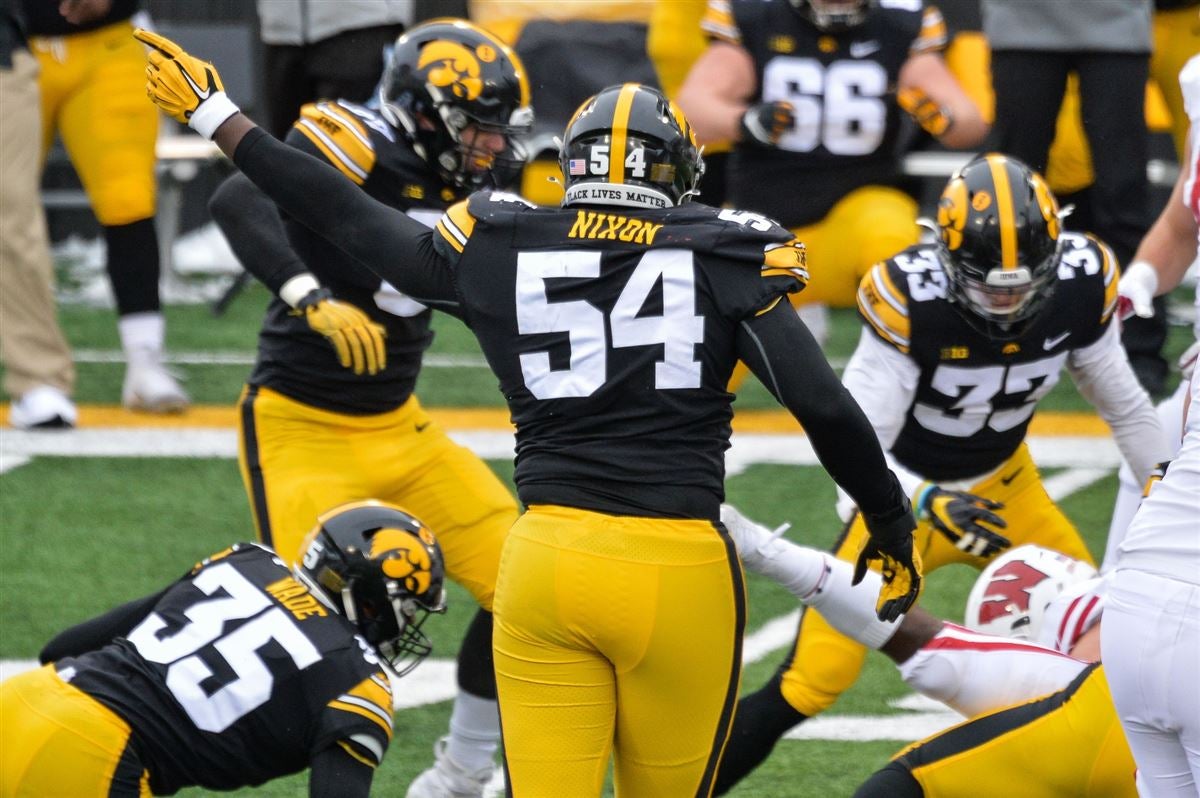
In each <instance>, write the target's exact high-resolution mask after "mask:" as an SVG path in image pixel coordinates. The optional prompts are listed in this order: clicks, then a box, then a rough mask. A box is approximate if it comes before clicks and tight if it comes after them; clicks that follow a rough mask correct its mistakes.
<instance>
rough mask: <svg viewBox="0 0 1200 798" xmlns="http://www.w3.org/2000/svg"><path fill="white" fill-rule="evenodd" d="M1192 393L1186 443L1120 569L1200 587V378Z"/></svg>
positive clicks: (1143, 512)
mask: <svg viewBox="0 0 1200 798" xmlns="http://www.w3.org/2000/svg"><path fill="white" fill-rule="evenodd" d="M1190 390H1191V407H1190V408H1189V409H1188V413H1187V426H1186V428H1185V430H1184V434H1183V445H1182V446H1181V447H1180V449H1179V454H1177V455H1176V456H1175V459H1174V460H1172V461H1171V465H1170V466H1169V467H1168V468H1167V473H1166V476H1164V477H1163V479H1162V480H1161V481H1160V482H1158V483H1156V484H1155V485H1154V486H1153V487H1152V488H1151V489H1150V495H1148V496H1147V497H1146V498H1145V499H1144V500H1142V506H1141V507H1140V508H1139V509H1138V512H1137V515H1135V516H1134V517H1133V522H1132V523H1131V524H1130V525H1129V531H1128V532H1127V533H1126V534H1125V540H1124V541H1122V543H1121V546H1120V549H1119V552H1120V553H1119V554H1118V557H1117V564H1116V567H1117V569H1118V570H1121V569H1136V570H1139V571H1144V572H1146V573H1149V574H1158V575H1160V576H1166V577H1170V578H1171V579H1177V580H1179V581H1181V582H1188V583H1191V584H1194V585H1200V380H1197V379H1195V378H1193V379H1192V385H1191V389H1190Z"/></svg>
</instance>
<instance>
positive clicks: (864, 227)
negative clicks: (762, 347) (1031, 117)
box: [679, 0, 988, 340]
mask: <svg viewBox="0 0 1200 798" xmlns="http://www.w3.org/2000/svg"><path fill="white" fill-rule="evenodd" d="M703 27H704V30H705V32H706V33H707V34H708V35H709V37H710V39H711V43H710V45H709V47H708V50H707V51H706V52H705V53H704V55H702V56H701V57H700V59H699V60H698V61H697V62H696V63H695V65H694V66H693V67H692V70H691V72H690V73H689V75H688V77H687V80H686V81H685V83H684V86H683V88H682V89H681V90H680V93H679V104H680V106H681V107H682V108H683V110H684V112H685V113H686V114H687V115H688V118H689V119H691V120H692V123H693V124H694V125H695V126H696V136H697V138H698V139H699V141H700V143H702V144H710V143H715V142H721V141H733V142H735V147H734V154H733V157H732V159H731V162H730V165H729V177H728V192H729V200H730V204H732V205H733V206H735V207H738V208H748V209H751V210H755V211H758V212H760V213H764V214H766V215H767V216H770V217H772V218H774V219H778V220H779V221H780V222H781V223H782V224H783V225H784V226H785V227H788V228H790V229H791V230H792V232H793V233H794V234H795V235H796V237H797V238H799V239H800V240H801V241H803V242H804V243H805V245H806V246H807V247H808V249H809V252H810V253H811V257H812V265H811V269H812V282H811V285H809V287H808V288H807V289H805V291H804V293H803V294H799V295H796V296H795V297H793V302H794V303H797V304H799V305H806V306H809V307H808V309H807V310H806V311H805V313H804V318H805V319H806V320H808V321H809V322H810V324H814V325H815V324H821V326H823V324H824V323H823V321H820V320H822V319H823V318H824V313H823V306H825V305H833V306H835V307H853V305H854V292H855V288H856V287H857V285H858V281H859V278H861V277H862V275H863V274H864V273H865V272H866V270H867V269H869V268H870V267H871V266H872V265H874V264H876V263H878V262H880V261H881V260H883V259H884V258H887V257H889V256H891V255H893V254H895V253H896V252H899V251H900V250H902V249H904V248H905V247H907V246H910V245H912V244H915V243H916V242H917V239H918V229H917V226H916V219H917V205H916V202H915V201H914V200H913V199H912V197H910V196H909V195H908V194H906V193H905V192H903V191H901V190H900V189H899V188H897V187H896V183H897V180H898V178H899V164H898V138H899V133H900V130H901V125H900V120H901V113H900V112H901V109H903V110H905V111H907V112H908V113H909V114H911V115H912V116H913V117H914V118H915V119H916V120H917V122H919V123H920V125H921V126H922V127H923V128H925V130H927V131H928V132H929V133H930V134H931V135H933V136H934V137H936V138H937V139H938V141H940V142H941V143H943V144H945V145H946V146H949V147H971V146H974V145H976V144H977V143H979V142H980V141H982V140H983V137H984V136H985V135H986V134H987V131H988V126H987V124H986V123H985V122H984V121H983V117H982V116H981V115H980V112H979V109H978V108H977V107H976V106H975V104H974V102H972V100H971V99H970V97H968V96H967V94H966V93H965V92H964V91H963V90H962V88H961V87H960V86H959V85H958V83H957V81H956V80H955V79H954V77H953V75H952V74H951V73H950V71H949V69H948V68H947V67H946V64H945V62H944V61H943V59H942V56H941V50H942V49H943V48H944V47H945V46H946V25H945V22H944V21H943V20H942V16H941V14H940V12H938V10H937V9H936V8H934V7H932V6H924V5H923V3H922V1H921V0H880V1H879V2H878V3H874V2H869V0H768V1H767V2H762V1H761V0H755V1H754V2H751V0H709V7H708V13H707V14H706V16H705V18H704V21H703ZM818 308H820V310H818ZM814 332H817V337H818V340H821V338H822V335H821V333H820V330H819V328H818V327H814Z"/></svg>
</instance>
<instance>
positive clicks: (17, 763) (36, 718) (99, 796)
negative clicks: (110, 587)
mask: <svg viewBox="0 0 1200 798" xmlns="http://www.w3.org/2000/svg"><path fill="white" fill-rule="evenodd" d="M129 735H130V728H129V724H128V723H126V722H125V721H124V720H122V719H121V718H120V717H118V716H117V715H116V714H115V713H113V712H112V710H110V709H108V708H107V707H105V706H104V705H103V704H101V703H99V702H98V701H96V700H95V699H93V698H92V697H91V696H89V695H87V694H86V693H83V692H81V691H80V690H77V689H75V688H74V687H72V686H71V685H69V684H67V683H66V682H64V681H63V680H62V679H61V678H59V676H58V674H57V673H55V670H54V666H53V665H46V666H45V667H42V668H38V669H37V670H35V671H29V672H27V673H22V674H20V675H19V676H13V677H11V678H8V679H5V680H4V681H3V682H0V740H3V744H0V798H47V797H48V796H71V798H126V797H127V796H138V798H141V796H149V795H150V775H149V774H148V773H147V772H146V771H145V770H143V769H142V768H141V766H140V764H139V763H138V760H137V758H136V757H134V756H132V752H131V751H130V750H129V749H128V748H127V744H128V742H129Z"/></svg>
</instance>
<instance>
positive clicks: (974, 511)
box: [917, 484, 1012, 559]
mask: <svg viewBox="0 0 1200 798" xmlns="http://www.w3.org/2000/svg"><path fill="white" fill-rule="evenodd" d="M917 496H918V498H917V517H918V518H920V519H922V520H924V519H926V518H928V519H929V521H930V522H931V523H932V524H933V528H934V529H936V530H937V531H938V532H940V533H941V534H943V535H945V536H946V537H947V538H948V539H949V540H950V542H951V543H953V544H954V547H955V548H957V549H958V550H959V551H963V552H966V553H967V554H970V555H972V556H975V557H983V558H985V559H987V558H990V557H992V556H993V555H995V554H998V553H1000V552H1002V551H1004V550H1005V549H1007V548H1008V547H1009V546H1011V545H1012V542H1011V541H1010V540H1009V539H1008V538H1006V537H1004V536H1003V535H1001V534H1000V533H999V532H993V531H992V530H990V529H988V528H987V527H985V526H983V523H988V524H991V525H992V526H994V527H996V528H997V529H1004V528H1005V527H1007V526H1008V522H1006V521H1005V520H1004V519H1003V518H1001V517H1000V516H998V515H996V514H995V513H994V512H992V510H1002V509H1004V505H1003V504H1002V503H1001V502H997V501H992V500H991V499H985V498H983V497H982V496H976V495H975V494H974V493H966V492H965V491H959V490H942V489H941V488H939V487H938V486H937V485H932V484H926V485H925V486H924V487H922V488H921V490H920V491H919V492H918V493H917ZM981 522H982V523H981Z"/></svg>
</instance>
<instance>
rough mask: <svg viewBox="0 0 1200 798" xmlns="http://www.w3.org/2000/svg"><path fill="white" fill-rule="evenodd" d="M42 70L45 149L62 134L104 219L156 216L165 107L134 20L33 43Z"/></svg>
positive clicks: (126, 221) (102, 221) (127, 220)
mask: <svg viewBox="0 0 1200 798" xmlns="http://www.w3.org/2000/svg"><path fill="white" fill-rule="evenodd" d="M30 45H31V47H32V49H33V52H34V54H36V55H37V59H38V63H39V65H40V67H41V77H40V79H39V82H40V87H41V93H42V144H43V146H42V153H43V156H44V154H45V153H46V152H47V151H48V150H49V149H50V145H51V144H52V143H53V142H54V134H55V132H57V133H58V134H59V135H60V136H61V137H62V140H63V145H64V146H65V147H66V148H67V153H68V154H69V155H70V156H71V163H72V164H73V165H74V166H75V171H76V172H78V173H79V179H80V181H81V182H82V183H83V188H84V190H85V191H86V192H87V195H88V199H89V200H90V201H91V204H92V210H93V211H94V212H95V214H96V218H97V219H98V220H99V221H100V224H102V225H104V226H106V227H112V226H117V225H125V224H131V223H132V222H137V221H140V220H142V219H149V218H150V217H152V216H154V202H155V182H154V163H155V158H156V155H155V140H156V139H157V138H158V111H157V110H156V109H155V108H154V105H153V103H151V102H150V101H149V100H147V99H146V50H145V48H144V47H143V46H142V45H141V44H140V43H139V42H138V41H137V40H136V39H134V38H133V26H132V24H131V23H130V22H129V21H128V20H125V21H123V22H118V23H114V24H112V25H107V26H105V27H103V28H99V29H97V30H94V31H87V32H85V33H74V34H71V35H70V36H56V37H34V38H33V39H32V40H31V41H30Z"/></svg>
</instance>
